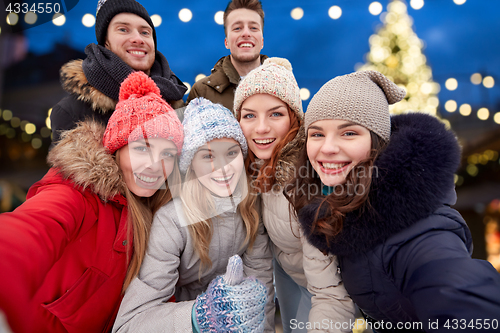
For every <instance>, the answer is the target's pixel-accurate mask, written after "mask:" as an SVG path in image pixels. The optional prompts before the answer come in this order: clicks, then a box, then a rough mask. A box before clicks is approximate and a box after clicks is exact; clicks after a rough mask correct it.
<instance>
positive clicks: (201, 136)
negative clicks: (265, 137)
mask: <svg viewBox="0 0 500 333" xmlns="http://www.w3.org/2000/svg"><path fill="white" fill-rule="evenodd" d="M182 125H183V126H184V144H183V145H182V153H181V158H180V161H179V169H180V171H181V172H182V173H186V171H187V169H188V168H189V165H190V164H191V161H192V160H193V157H194V154H196V152H197V151H198V148H200V147H201V146H203V145H204V144H206V143H207V142H210V141H212V140H214V139H222V138H231V139H234V140H235V141H237V142H238V143H239V144H240V147H241V152H242V154H243V158H245V157H246V155H247V151H248V145H247V140H246V139H245V136H244V135H243V131H242V130H241V127H240V124H239V123H238V121H237V120H236V118H234V116H233V114H232V113H231V111H229V109H227V108H225V107H224V106H222V105H220V104H215V103H212V102H210V101H209V100H208V99H205V98H203V97H198V98H195V99H193V100H192V101H191V102H189V104H188V106H187V107H186V109H185V110H184V121H183V122H182Z"/></svg>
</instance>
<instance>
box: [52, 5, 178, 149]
mask: <svg viewBox="0 0 500 333" xmlns="http://www.w3.org/2000/svg"><path fill="white" fill-rule="evenodd" d="M95 32H96V38H97V45H96V44H94V43H92V44H89V45H87V47H86V48H85V53H86V54H87V58H85V59H84V60H73V61H70V62H68V63H67V64H65V65H64V66H63V67H62V68H61V82H62V85H63V88H64V89H65V90H66V91H67V92H69V93H70V95H69V96H67V97H65V98H63V99H62V100H61V101H60V102H59V103H57V104H56V105H55V106H54V107H53V108H52V112H51V115H50V121H51V127H52V142H53V144H56V143H57V142H58V141H59V138H60V135H61V132H63V131H66V130H69V129H72V128H74V127H76V124H77V123H78V122H80V121H83V120H84V119H87V118H94V119H96V120H98V121H100V122H102V123H103V124H104V125H106V124H107V122H108V120H109V118H110V117H111V114H112V113H113V111H114V109H115V105H116V103H117V101H118V94H119V91H120V84H121V83H122V82H123V80H124V79H125V78H126V77H127V76H128V75H129V74H130V73H132V72H134V71H143V72H145V73H146V74H148V75H149V76H150V77H151V78H152V79H153V80H154V81H155V83H156V85H157V86H158V87H159V88H160V91H161V96H162V97H163V99H165V100H166V101H167V102H168V103H170V104H171V105H172V107H173V108H178V107H181V106H183V104H184V102H183V101H182V97H183V96H184V93H185V92H186V90H187V87H186V86H185V85H184V84H183V83H182V81H181V80H179V79H178V78H177V76H175V74H174V73H173V72H172V71H171V70H170V67H169V65H168V62H167V59H166V58H165V57H164V56H163V54H161V53H160V52H158V50H157V43H156V31H155V28H154V25H153V22H152V21H151V18H150V17H149V14H148V12H147V11H146V9H145V8H144V7H143V6H142V5H141V4H140V3H138V2H136V1H135V0H99V3H98V5H97V14H96V24H95Z"/></svg>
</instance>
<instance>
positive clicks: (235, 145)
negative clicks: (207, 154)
mask: <svg viewBox="0 0 500 333" xmlns="http://www.w3.org/2000/svg"><path fill="white" fill-rule="evenodd" d="M238 146H239V144H237V143H236V144H234V145H232V146H231V147H229V148H228V149H227V150H231V149H233V148H234V147H238ZM202 150H206V151H213V149H209V148H200V149H198V151H202Z"/></svg>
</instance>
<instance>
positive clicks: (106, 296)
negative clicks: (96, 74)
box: [0, 72, 183, 333]
mask: <svg viewBox="0 0 500 333" xmlns="http://www.w3.org/2000/svg"><path fill="white" fill-rule="evenodd" d="M182 143H183V130H182V125H181V123H180V121H179V119H178V118H177V115H176V113H175V112H174V110H173V109H172V108H171V107H170V106H169V105H168V104H167V103H166V102H165V101H164V100H162V99H161V96H160V91H159V88H158V87H157V86H156V85H155V83H154V82H153V81H152V80H151V79H150V78H149V77H147V75H146V74H144V73H142V72H135V73H132V74H130V76H129V77H128V78H127V79H126V80H125V81H124V82H123V83H122V86H121V89H120V100H119V102H118V104H117V106H116V110H115V112H114V113H113V115H112V117H111V119H110V120H109V123H108V125H107V127H106V128H104V126H103V125H101V124H99V123H98V122H96V121H93V120H90V119H89V120H86V121H84V122H82V123H80V124H79V125H78V127H77V128H75V129H74V130H71V131H67V132H65V134H64V136H63V138H62V140H61V141H60V143H59V144H58V145H57V146H56V147H54V149H52V150H51V151H50V153H49V156H48V162H49V163H50V165H51V166H52V168H51V169H50V170H49V172H48V173H47V174H46V175H45V177H44V178H43V179H42V180H40V181H39V182H37V183H35V184H34V185H33V186H32V187H31V188H30V190H29V192H28V197H27V201H26V202H25V203H24V204H22V205H21V206H20V207H19V208H17V209H16V210H15V211H14V212H12V213H4V214H2V215H1V216H0V257H1V258H2V259H1V260H0V271H1V272H2V277H1V278H0V310H1V311H3V312H4V313H5V314H6V316H7V321H8V323H9V325H10V326H11V327H12V329H13V331H14V332H20V333H23V332H51V333H54V332H56V333H57V332H108V331H110V330H111V327H112V325H113V322H114V319H115V317H116V313H117V312H118V308H119V305H120V301H121V298H122V295H123V291H124V290H125V289H126V287H127V285H128V284H129V283H130V281H131V280H132V278H133V277H134V276H135V275H137V273H138V270H139V267H140V265H141V261H142V259H143V257H144V254H145V249H146V242H147V239H148V234H149V230H150V227H151V223H152V219H153V214H154V213H155V212H156V210H158V209H159V208H160V207H161V206H162V205H164V204H165V203H167V202H168V201H170V200H171V198H172V194H171V192H170V189H169V186H168V183H167V179H168V181H169V182H175V181H176V180H175V178H178V177H179V171H178V166H177V155H178V154H179V153H180V149H181V147H182Z"/></svg>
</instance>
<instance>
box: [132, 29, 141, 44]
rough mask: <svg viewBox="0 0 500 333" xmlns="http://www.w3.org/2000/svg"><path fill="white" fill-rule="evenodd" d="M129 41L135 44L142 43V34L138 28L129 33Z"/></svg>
mask: <svg viewBox="0 0 500 333" xmlns="http://www.w3.org/2000/svg"><path fill="white" fill-rule="evenodd" d="M130 41H131V42H132V43H136V44H144V39H143V38H142V35H141V33H140V32H139V31H138V30H133V31H132V32H131V33H130Z"/></svg>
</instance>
